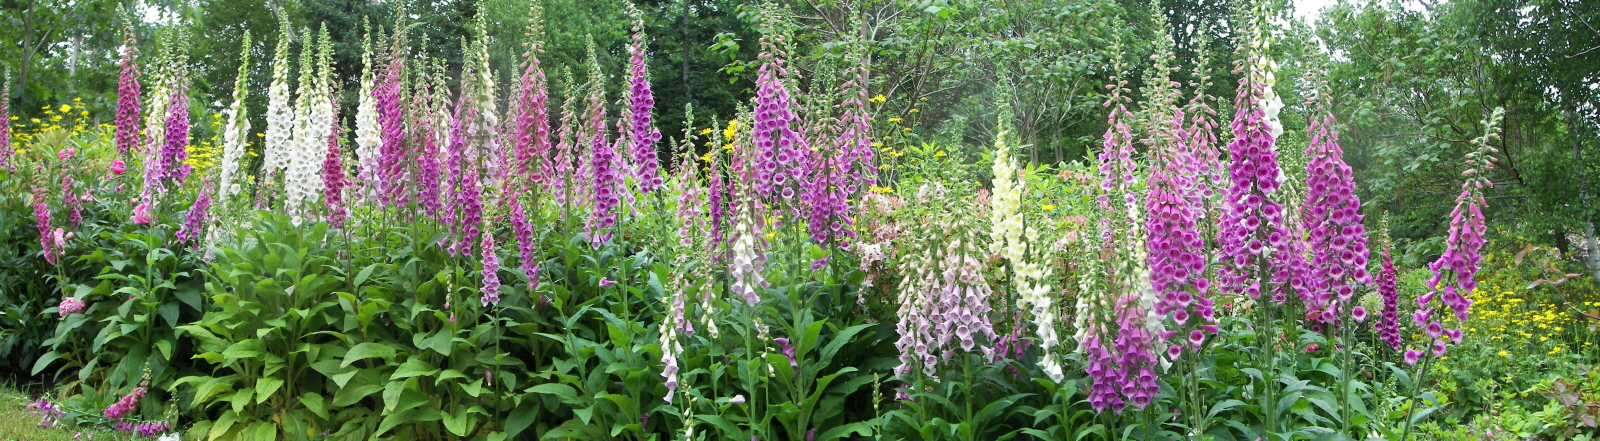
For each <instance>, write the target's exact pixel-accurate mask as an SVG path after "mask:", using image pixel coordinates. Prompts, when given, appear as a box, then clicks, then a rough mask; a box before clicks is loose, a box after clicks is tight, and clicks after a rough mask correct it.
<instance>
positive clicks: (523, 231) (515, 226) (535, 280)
mask: <svg viewBox="0 0 1600 441" xmlns="http://www.w3.org/2000/svg"><path fill="white" fill-rule="evenodd" d="M508 199H510V201H511V202H510V203H511V216H510V217H511V231H512V232H513V233H515V234H516V235H517V251H518V252H519V253H520V254H519V256H520V257H521V258H522V272H523V274H527V275H528V283H529V285H530V288H529V289H532V288H537V287H538V286H539V261H538V256H537V255H536V254H534V250H533V224H531V223H529V222H528V216H527V215H526V213H523V211H522V198H520V197H517V196H515V195H513V196H511V197H510V198H508Z"/></svg>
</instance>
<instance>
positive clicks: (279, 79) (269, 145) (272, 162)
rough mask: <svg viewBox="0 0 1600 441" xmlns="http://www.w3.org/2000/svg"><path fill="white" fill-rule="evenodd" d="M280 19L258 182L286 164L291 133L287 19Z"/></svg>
mask: <svg viewBox="0 0 1600 441" xmlns="http://www.w3.org/2000/svg"><path fill="white" fill-rule="evenodd" d="M279 20H281V21H282V22H283V29H282V32H280V33H279V34H278V48H277V51H276V52H275V53H274V55H273V59H272V85H271V86H268V88H267V131H266V139H265V140H263V142H262V144H261V170H262V173H261V174H262V182H265V181H266V179H267V178H266V176H268V175H277V174H278V170H280V169H282V168H283V167H284V166H286V165H288V157H287V156H286V155H287V154H288V152H289V145H290V144H289V143H290V141H291V137H292V136H294V133H293V130H294V109H293V108H291V107H290V102H289V99H290V97H289V38H290V37H289V24H288V23H289V22H288V19H287V18H283V17H280V18H279Z"/></svg>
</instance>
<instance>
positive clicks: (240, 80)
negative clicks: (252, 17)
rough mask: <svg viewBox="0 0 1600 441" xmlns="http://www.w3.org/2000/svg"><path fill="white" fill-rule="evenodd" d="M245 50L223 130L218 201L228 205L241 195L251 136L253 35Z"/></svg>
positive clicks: (246, 36)
mask: <svg viewBox="0 0 1600 441" xmlns="http://www.w3.org/2000/svg"><path fill="white" fill-rule="evenodd" d="M240 46H241V47H242V48H243V49H241V50H240V51H239V52H240V55H239V57H240V61H239V74H238V75H237V76H235V77H234V82H233V104H232V105H230V106H228V124H227V125H226V126H224V128H223V129H222V130H223V132H222V172H221V173H222V175H221V176H220V177H219V178H218V179H217V189H218V191H219V193H218V194H217V196H218V197H217V198H218V199H221V200H222V201H223V203H224V204H226V203H227V201H228V200H229V199H230V198H232V197H233V196H234V195H237V194H239V190H240V185H239V182H236V181H239V180H240V179H239V176H238V174H239V162H240V161H243V160H244V151H245V148H246V147H247V146H246V145H245V144H246V143H247V142H248V140H249V135H250V115H248V114H247V113H246V112H247V109H246V108H245V103H244V101H245V99H246V98H249V95H250V90H249V88H248V87H247V86H246V82H247V81H248V80H249V79H250V33H249V32H248V31H247V32H245V34H244V44H241V45H240Z"/></svg>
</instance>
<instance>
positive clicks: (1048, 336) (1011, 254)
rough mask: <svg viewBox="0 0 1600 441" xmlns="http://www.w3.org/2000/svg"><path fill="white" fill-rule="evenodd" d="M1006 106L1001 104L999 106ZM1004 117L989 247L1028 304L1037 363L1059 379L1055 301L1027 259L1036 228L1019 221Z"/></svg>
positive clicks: (1014, 169)
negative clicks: (1054, 353)
mask: <svg viewBox="0 0 1600 441" xmlns="http://www.w3.org/2000/svg"><path fill="white" fill-rule="evenodd" d="M1007 105H1008V104H1007V103H1005V102H1002V103H1001V106H1002V107H1004V106H1007ZM1006 116H1007V115H1002V117H1001V118H1000V124H999V129H998V133H996V134H995V141H994V144H995V154H994V167H993V170H994V196H993V199H991V200H990V211H989V224H990V233H989V239H990V242H989V247H990V250H991V251H992V252H994V253H997V254H1000V255H1001V256H1004V257H1005V258H1006V260H1007V261H1009V262H1011V271H1012V273H1013V274H1014V277H1015V278H1014V280H1015V284H1014V285H1015V286H1016V287H1017V294H1018V296H1019V298H1018V303H1019V305H1021V306H1025V307H1029V309H1030V310H1031V311H1032V313H1033V314H1032V316H1033V322H1034V325H1035V326H1036V327H1037V328H1038V329H1039V331H1038V332H1039V342H1040V343H1039V346H1040V351H1041V352H1042V353H1043V354H1044V355H1043V356H1041V357H1040V359H1041V361H1040V362H1039V365H1040V366H1041V367H1042V368H1044V371H1045V373H1046V374H1048V375H1050V379H1051V380H1054V381H1057V382H1060V381H1062V380H1063V379H1065V378H1066V377H1065V375H1064V374H1063V373H1062V371H1061V364H1060V362H1058V361H1056V359H1055V357H1053V356H1051V353H1050V351H1051V350H1052V349H1054V348H1055V347H1056V346H1057V345H1059V344H1060V343H1061V338H1060V337H1059V336H1057V335H1056V328H1055V322H1056V308H1055V301H1054V299H1052V298H1051V297H1050V285H1048V284H1045V283H1044V268H1043V267H1041V266H1040V265H1039V264H1038V263H1036V262H1031V261H1029V260H1028V243H1029V242H1033V241H1036V240H1038V238H1039V231H1038V230H1036V229H1033V228H1027V227H1026V226H1025V225H1023V223H1022V187H1023V182H1021V181H1019V180H1018V179H1017V167H1016V165H1015V164H1013V163H1012V162H1011V148H1010V145H1009V144H1007V143H1006V136H1007V135H1009V134H1010V129H1009V128H1007V127H1006V126H1007V125H1008V124H1009V123H1010V121H1009V120H1010V118H1007V117H1006Z"/></svg>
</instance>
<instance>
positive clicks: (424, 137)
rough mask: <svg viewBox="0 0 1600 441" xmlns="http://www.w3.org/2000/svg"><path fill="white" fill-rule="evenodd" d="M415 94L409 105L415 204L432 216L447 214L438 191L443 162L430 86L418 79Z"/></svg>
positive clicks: (445, 215) (437, 216)
mask: <svg viewBox="0 0 1600 441" xmlns="http://www.w3.org/2000/svg"><path fill="white" fill-rule="evenodd" d="M417 83H418V84H417V94H416V95H415V96H414V100H413V101H412V103H411V105H410V109H411V124H410V126H409V127H410V128H411V130H412V133H411V139H412V140H413V141H414V142H412V146H413V147H414V148H415V150H416V165H417V168H416V170H415V171H414V173H415V174H414V175H413V176H414V177H415V178H416V180H415V181H414V182H413V184H414V185H416V188H415V193H416V198H417V199H418V201H417V203H418V204H421V205H422V209H423V211H424V212H425V213H426V214H427V215H428V216H429V217H432V218H434V219H440V218H441V217H447V216H449V213H447V212H445V209H444V202H442V200H441V199H440V198H441V195H440V194H439V184H440V182H443V178H444V176H443V170H441V169H440V167H442V166H443V165H442V164H440V163H439V141H438V139H439V128H438V126H437V125H436V123H435V121H434V119H433V112H432V110H433V109H432V108H430V104H431V103H433V102H434V101H433V91H432V88H433V86H432V85H431V84H429V83H430V82H429V81H418V82H417Z"/></svg>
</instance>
